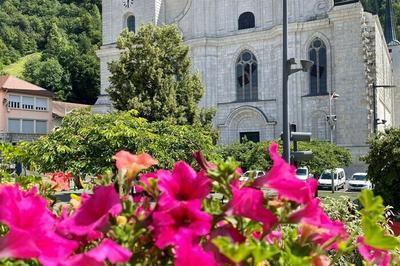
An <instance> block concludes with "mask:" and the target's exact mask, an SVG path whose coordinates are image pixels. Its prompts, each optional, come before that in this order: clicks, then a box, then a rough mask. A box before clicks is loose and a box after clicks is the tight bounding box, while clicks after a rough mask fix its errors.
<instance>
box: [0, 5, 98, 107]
mask: <svg viewBox="0 0 400 266" xmlns="http://www.w3.org/2000/svg"><path fill="white" fill-rule="evenodd" d="M100 5H101V0H24V1H21V0H0V71H2V72H3V73H4V72H7V73H10V74H14V75H17V76H20V77H23V78H24V79H26V80H28V81H31V82H33V83H35V84H38V85H39V86H42V87H44V88H46V89H48V90H51V91H53V92H55V93H56V95H57V97H58V98H59V99H60V100H68V101H73V102H78V103H87V104H93V103H94V102H95V100H96V98H97V96H98V94H99V86H100V85H99V83H100V82H99V61H98V58H97V57H96V54H95V51H96V50H97V49H98V47H99V45H100V44H101V13H100V10H101V6H100ZM37 53H41V54H42V56H37Z"/></svg>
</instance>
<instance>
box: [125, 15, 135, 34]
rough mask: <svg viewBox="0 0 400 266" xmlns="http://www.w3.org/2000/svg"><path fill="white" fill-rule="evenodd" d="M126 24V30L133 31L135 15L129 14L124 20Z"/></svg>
mask: <svg viewBox="0 0 400 266" xmlns="http://www.w3.org/2000/svg"><path fill="white" fill-rule="evenodd" d="M126 25H127V27H128V31H129V32H135V30H136V29H135V27H136V25H135V16H133V15H131V16H129V17H128V19H127V20H126Z"/></svg>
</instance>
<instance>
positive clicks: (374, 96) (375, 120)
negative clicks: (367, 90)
mask: <svg viewBox="0 0 400 266" xmlns="http://www.w3.org/2000/svg"><path fill="white" fill-rule="evenodd" d="M377 88H396V86H394V85H376V84H375V82H374V83H372V101H373V104H372V105H373V106H372V108H373V113H374V134H376V133H377V132H378V125H379V124H382V125H384V124H386V122H387V121H386V120H384V119H382V120H381V119H379V118H378V112H377V107H378V106H377V104H378V103H377V102H378V99H377V93H376V89H377Z"/></svg>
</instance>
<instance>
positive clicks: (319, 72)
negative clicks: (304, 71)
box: [308, 38, 328, 95]
mask: <svg viewBox="0 0 400 266" xmlns="http://www.w3.org/2000/svg"><path fill="white" fill-rule="evenodd" d="M308 52H309V57H310V60H311V61H313V62H314V65H313V66H312V67H311V71H310V95H325V94H328V88H327V75H328V73H327V56H326V46H325V44H324V42H323V41H322V40H321V39H319V38H316V39H314V41H313V42H312V43H311V45H310V47H309V49H308Z"/></svg>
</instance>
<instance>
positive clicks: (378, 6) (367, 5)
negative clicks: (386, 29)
mask: <svg viewBox="0 0 400 266" xmlns="http://www.w3.org/2000/svg"><path fill="white" fill-rule="evenodd" d="M386 2H387V1H386V0H361V3H362V4H363V7H364V9H365V10H366V11H368V12H371V13H373V14H377V15H378V16H379V20H380V21H381V24H382V27H383V25H385V24H384V23H385V14H386ZM393 23H394V25H395V30H396V35H397V36H400V1H398V0H394V1H393Z"/></svg>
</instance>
